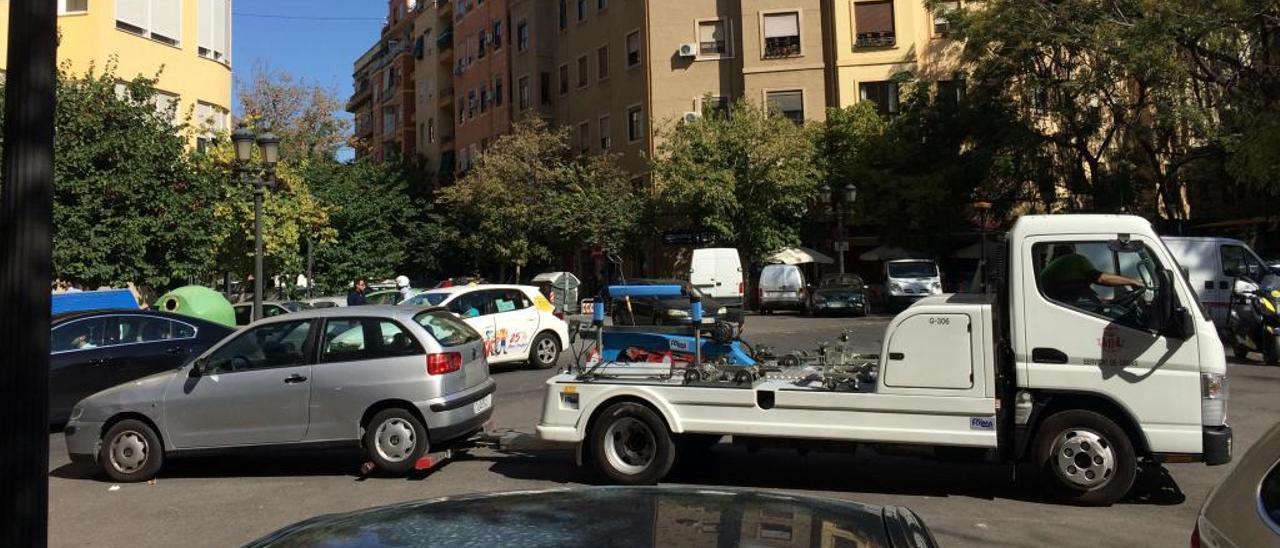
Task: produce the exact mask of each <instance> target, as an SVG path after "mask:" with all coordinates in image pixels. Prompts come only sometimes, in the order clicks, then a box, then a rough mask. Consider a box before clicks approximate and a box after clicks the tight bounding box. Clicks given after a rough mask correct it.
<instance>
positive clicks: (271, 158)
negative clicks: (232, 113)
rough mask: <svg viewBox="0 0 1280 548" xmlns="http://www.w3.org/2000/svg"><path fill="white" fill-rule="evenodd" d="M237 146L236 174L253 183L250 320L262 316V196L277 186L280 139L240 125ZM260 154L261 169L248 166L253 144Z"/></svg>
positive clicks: (235, 136)
mask: <svg viewBox="0 0 1280 548" xmlns="http://www.w3.org/2000/svg"><path fill="white" fill-rule="evenodd" d="M231 141H232V142H233V143H235V147H236V174H237V176H238V177H239V178H240V180H241V181H243V182H246V183H250V184H252V185H253V319H254V320H258V319H261V318H262V196H263V194H264V193H265V192H266V189H267V188H273V189H274V188H275V186H276V181H275V178H276V163H277V162H279V161H280V138H279V137H276V136H275V134H274V133H271V132H270V131H268V132H266V133H263V134H261V135H255V134H254V133H253V131H250V130H249V128H248V127H247V126H245V125H244V124H241V125H240V127H239V128H237V129H236V130H235V132H234V133H232V134H231ZM254 143H257V145H258V149H259V151H260V152H261V154H262V169H261V170H260V171H258V170H255V169H254V168H253V167H251V166H250V165H249V161H250V160H251V159H252V158H253V145H254Z"/></svg>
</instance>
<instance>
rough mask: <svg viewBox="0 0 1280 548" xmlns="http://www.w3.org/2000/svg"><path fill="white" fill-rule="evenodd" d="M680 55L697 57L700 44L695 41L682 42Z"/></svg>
mask: <svg viewBox="0 0 1280 548" xmlns="http://www.w3.org/2000/svg"><path fill="white" fill-rule="evenodd" d="M680 56H681V57H697V56H698V45H697V44H693V43H690V44H680Z"/></svg>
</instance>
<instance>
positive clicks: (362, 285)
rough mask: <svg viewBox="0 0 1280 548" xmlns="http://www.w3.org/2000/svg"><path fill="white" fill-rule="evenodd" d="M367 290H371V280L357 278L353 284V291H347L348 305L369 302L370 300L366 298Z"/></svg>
mask: <svg viewBox="0 0 1280 548" xmlns="http://www.w3.org/2000/svg"><path fill="white" fill-rule="evenodd" d="M367 291H369V282H366V281H365V279H364V278H356V281H355V282H353V283H352V284H351V291H350V292H349V293H347V306H360V305H362V304H369V301H367V300H365V298H364V294H365V293H366V292H367Z"/></svg>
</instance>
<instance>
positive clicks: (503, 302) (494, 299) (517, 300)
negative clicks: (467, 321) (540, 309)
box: [484, 289, 533, 314]
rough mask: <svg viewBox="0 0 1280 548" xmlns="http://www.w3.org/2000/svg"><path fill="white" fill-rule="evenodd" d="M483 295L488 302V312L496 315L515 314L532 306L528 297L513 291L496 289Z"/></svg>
mask: <svg viewBox="0 0 1280 548" xmlns="http://www.w3.org/2000/svg"><path fill="white" fill-rule="evenodd" d="M484 293H485V296H486V298H487V299H488V300H489V305H490V307H491V308H490V310H492V311H493V312H494V313H496V314H501V313H503V312H515V311H517V310H524V309H526V308H529V307H531V306H533V302H532V301H530V300H529V297H527V296H526V295H525V294H524V293H521V292H520V291H518V290H515V289H497V290H493V291H485V292H484Z"/></svg>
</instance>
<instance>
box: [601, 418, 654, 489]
mask: <svg viewBox="0 0 1280 548" xmlns="http://www.w3.org/2000/svg"><path fill="white" fill-rule="evenodd" d="M657 441H658V440H657V439H656V438H655V437H654V435H653V431H652V430H650V429H649V426H648V425H646V424H645V423H643V422H640V421H638V420H636V419H633V418H629V417H628V418H624V419H619V420H618V421H617V422H614V423H613V424H612V425H610V426H609V430H608V432H605V457H606V458H608V459H609V464H610V465H611V466H613V467H614V468H615V469H617V470H618V471H619V472H622V473H624V474H628V475H634V474H639V473H641V472H644V471H645V469H647V468H648V467H649V465H650V464H653V458H654V456H655V455H656V454H657V450H658V443H657Z"/></svg>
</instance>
